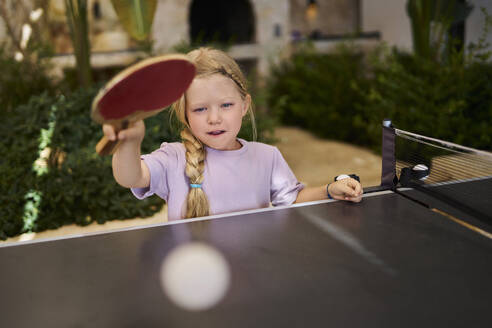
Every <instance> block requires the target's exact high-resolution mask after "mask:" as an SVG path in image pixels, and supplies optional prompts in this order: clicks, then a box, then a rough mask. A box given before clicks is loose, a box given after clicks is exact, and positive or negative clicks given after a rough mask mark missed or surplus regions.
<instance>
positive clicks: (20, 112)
mask: <svg viewBox="0 0 492 328" xmlns="http://www.w3.org/2000/svg"><path fill="white" fill-rule="evenodd" d="M96 91H97V90H96V89H91V90H79V91H78V92H75V93H74V94H71V95H70V96H66V97H65V96H57V97H49V96H47V95H46V94H43V95H42V96H35V97H33V98H31V99H30V101H29V102H28V103H27V104H25V105H22V106H19V107H18V108H16V109H15V110H14V113H15V115H9V116H8V117H7V119H6V120H3V121H2V122H1V123H0V124H2V127H1V129H0V131H1V136H2V137H3V140H4V142H3V143H2V147H1V151H2V156H1V161H0V170H1V171H0V174H2V180H1V184H2V187H3V188H2V189H3V190H5V191H6V192H4V193H2V195H1V196H0V203H1V205H2V206H1V209H0V211H1V213H0V238H2V239H5V238H6V237H8V236H14V235H17V234H19V233H22V232H27V231H42V230H45V229H53V228H57V227H59V226H61V225H63V224H69V223H77V224H80V225H85V224H89V223H91V222H93V221H97V222H99V223H103V222H105V221H107V220H114V219H125V218H133V217H136V216H139V217H146V216H149V215H152V214H153V213H155V212H157V211H158V210H159V209H160V208H161V207H162V205H163V201H162V200H161V199H159V198H158V197H157V196H155V197H151V198H149V199H147V200H144V201H138V200H137V199H136V198H134V197H133V196H132V195H131V193H130V192H129V191H128V190H127V189H125V188H122V187H121V186H119V185H118V184H117V183H116V182H115V181H114V179H113V175H112V171H111V158H110V157H104V158H101V157H99V156H98V155H97V154H96V153H95V151H94V147H95V145H96V143H97V141H98V140H99V138H100V137H101V136H102V132H101V127H100V126H99V125H98V124H96V123H94V122H92V121H91V119H90V115H89V113H90V106H91V102H92V99H93V98H94V95H95V93H96ZM50 116H51V122H54V123H55V124H54V129H53V135H52V137H51V141H49V142H48V144H47V145H48V147H49V148H50V149H51V152H50V156H49V157H48V159H47V168H48V170H47V172H46V173H44V174H40V175H38V174H37V173H36V172H35V170H33V163H34V162H35V161H36V159H37V158H38V155H39V150H40V146H39V145H40V142H41V137H40V136H41V135H42V131H43V130H44V131H45V132H46V131H47V130H49V125H50ZM167 120H168V117H167V115H166V114H165V113H161V114H159V115H157V116H155V117H153V118H150V119H148V120H147V121H146V124H147V128H148V130H149V131H153V132H157V133H155V134H154V133H148V136H147V137H146V138H145V140H144V144H143V149H144V150H146V149H155V148H156V147H158V145H159V144H160V142H161V141H162V139H161V138H162V137H164V138H165V139H166V140H171V141H172V140H176V139H177V136H176V133H173V132H170V131H168V130H169V128H168V124H166V121H167Z"/></svg>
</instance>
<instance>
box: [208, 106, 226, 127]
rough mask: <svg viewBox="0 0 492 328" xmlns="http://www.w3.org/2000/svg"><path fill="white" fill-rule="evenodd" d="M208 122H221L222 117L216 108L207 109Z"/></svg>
mask: <svg viewBox="0 0 492 328" xmlns="http://www.w3.org/2000/svg"><path fill="white" fill-rule="evenodd" d="M207 119H208V123H209V124H217V123H220V122H222V118H221V116H220V112H219V110H218V109H216V108H212V109H210V110H209V111H208V117H207Z"/></svg>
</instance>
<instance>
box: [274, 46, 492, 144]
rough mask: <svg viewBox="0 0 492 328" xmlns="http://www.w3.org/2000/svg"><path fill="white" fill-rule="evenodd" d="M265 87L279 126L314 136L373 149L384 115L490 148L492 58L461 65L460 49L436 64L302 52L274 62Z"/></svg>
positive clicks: (390, 55) (388, 55)
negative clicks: (299, 128)
mask: <svg viewBox="0 0 492 328" xmlns="http://www.w3.org/2000/svg"><path fill="white" fill-rule="evenodd" d="M470 58H472V57H471V56H470ZM371 59H372V60H371ZM269 90H270V95H269V98H268V103H269V106H270V109H271V110H272V111H274V112H275V113H276V114H278V116H279V117H280V119H281V120H282V122H283V123H284V124H292V125H297V126H301V127H304V128H306V129H309V130H310V131H311V132H313V133H315V134H316V135H318V136H321V137H326V138H332V139H338V140H343V141H347V142H352V143H355V144H359V145H362V146H368V147H370V148H371V149H373V150H375V151H379V149H380V145H381V122H382V120H383V119H385V118H391V119H392V120H393V122H394V124H395V126H396V127H398V128H400V129H403V130H409V131H412V132H416V133H419V134H424V135H427V136H432V137H435V138H439V139H444V140H448V141H452V142H455V143H458V144H463V145H466V146H469V147H474V148H479V149H485V150H491V149H492V64H491V63H489V62H486V61H483V60H476V59H475V60H472V61H465V63H464V58H463V56H462V54H460V53H453V54H451V58H450V59H449V60H448V61H447V62H446V63H438V62H435V61H432V60H428V59H422V58H419V57H417V56H414V55H412V54H408V53H404V52H398V51H396V50H392V51H388V50H387V49H385V48H384V47H382V48H378V49H376V50H375V51H374V52H373V53H371V54H370V56H365V57H364V56H361V55H360V52H358V51H357V49H355V51H354V49H353V48H350V47H344V48H341V49H339V50H337V51H336V52H334V53H333V54H331V55H320V54H316V53H315V52H312V51H304V50H303V51H300V52H298V53H296V54H294V56H293V57H292V58H291V60H290V61H286V62H283V63H282V64H280V65H279V66H277V67H275V68H274V70H273V73H272V79H271V80H270V81H269Z"/></svg>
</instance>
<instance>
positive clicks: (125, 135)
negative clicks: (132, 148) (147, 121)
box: [103, 120, 145, 143]
mask: <svg viewBox="0 0 492 328" xmlns="http://www.w3.org/2000/svg"><path fill="white" fill-rule="evenodd" d="M103 133H104V135H105V136H106V137H107V138H108V139H109V140H111V141H114V140H122V141H125V142H132V141H133V142H138V143H141V142H142V140H143V138H144V136H145V125H144V122H143V120H139V121H136V122H132V123H130V125H129V126H128V128H126V129H124V130H121V131H119V132H118V135H116V131H115V129H114V127H113V126H112V125H109V124H103Z"/></svg>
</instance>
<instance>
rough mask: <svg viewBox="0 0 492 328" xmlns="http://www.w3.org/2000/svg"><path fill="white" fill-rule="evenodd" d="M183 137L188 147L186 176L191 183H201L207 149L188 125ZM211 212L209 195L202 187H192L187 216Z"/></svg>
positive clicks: (189, 194)
mask: <svg viewBox="0 0 492 328" xmlns="http://www.w3.org/2000/svg"><path fill="white" fill-rule="evenodd" d="M181 138H182V139H183V144H184V146H185V148H186V169H185V172H186V176H187V177H188V178H189V179H190V183H192V184H201V183H202V182H203V170H204V167H205V149H204V147H203V145H202V143H201V142H200V141H198V140H197V139H196V138H195V136H194V135H193V134H192V133H191V131H190V130H189V129H188V128H187V127H186V128H184V129H183V130H182V131H181ZM209 212H210V209H209V204H208V199H207V195H205V193H204V192H203V190H202V188H190V191H189V193H188V198H187V202H186V218H194V217H198V216H207V215H209Z"/></svg>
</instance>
